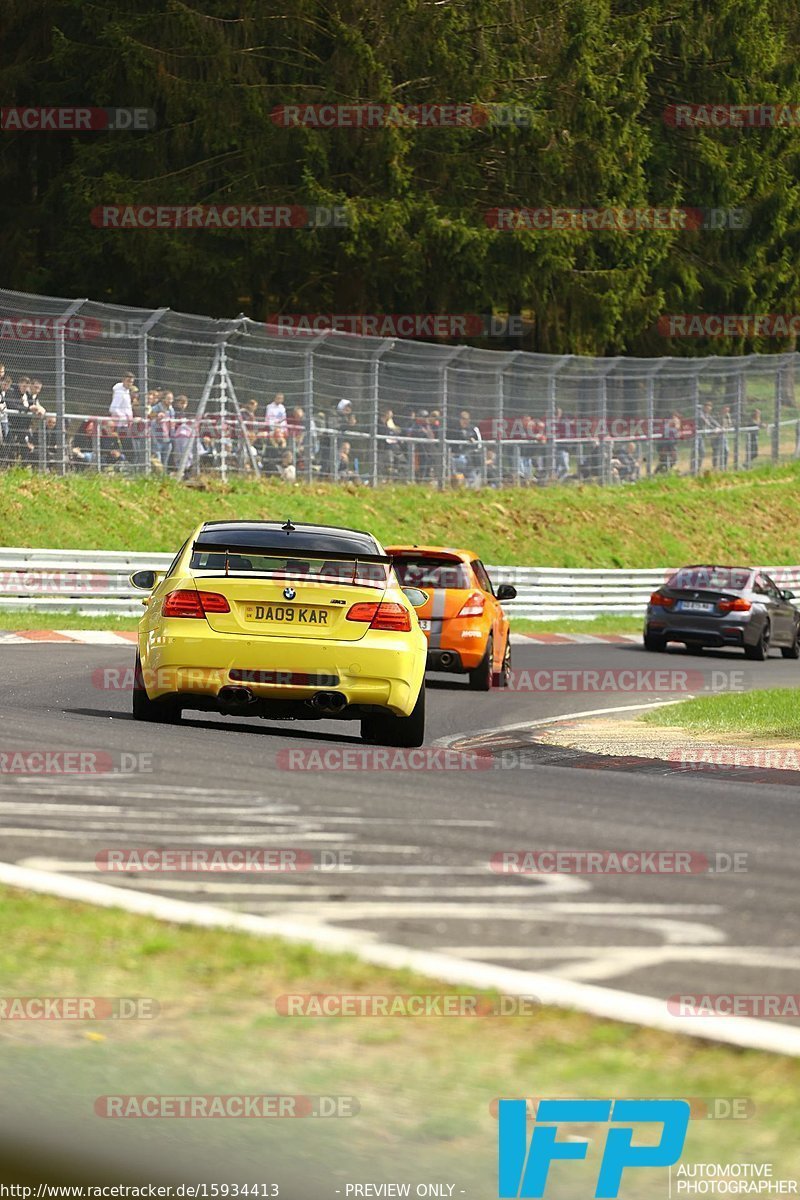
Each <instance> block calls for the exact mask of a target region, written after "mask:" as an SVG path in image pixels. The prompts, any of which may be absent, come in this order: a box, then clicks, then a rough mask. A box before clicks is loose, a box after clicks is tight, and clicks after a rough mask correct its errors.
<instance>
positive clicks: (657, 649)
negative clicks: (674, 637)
mask: <svg viewBox="0 0 800 1200" xmlns="http://www.w3.org/2000/svg"><path fill="white" fill-rule="evenodd" d="M644 648H645V650H652V651H653V653H654V654H663V653H664V651H665V650H666V648H667V639H666V638H665V637H661V636H660V634H657V633H646V634H645V635H644Z"/></svg>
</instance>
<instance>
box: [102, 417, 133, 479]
mask: <svg viewBox="0 0 800 1200" xmlns="http://www.w3.org/2000/svg"><path fill="white" fill-rule="evenodd" d="M122 428H123V429H127V425H123V426H122ZM100 465H101V466H102V467H108V468H109V470H111V471H121V470H122V468H123V467H124V466H125V451H124V450H123V448H122V439H121V437H120V436H119V430H118V429H117V426H116V425H115V423H114V422H113V421H103V422H102V424H101V425H100Z"/></svg>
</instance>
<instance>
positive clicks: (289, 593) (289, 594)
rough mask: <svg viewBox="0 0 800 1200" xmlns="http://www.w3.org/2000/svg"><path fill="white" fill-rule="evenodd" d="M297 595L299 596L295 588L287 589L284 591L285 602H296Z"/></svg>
mask: <svg viewBox="0 0 800 1200" xmlns="http://www.w3.org/2000/svg"><path fill="white" fill-rule="evenodd" d="M296 595H297V592H296V591H295V590H294V588H293V587H285V588H284V589H283V598H284V600H294V598H295V596H296Z"/></svg>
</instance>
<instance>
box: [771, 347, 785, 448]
mask: <svg viewBox="0 0 800 1200" xmlns="http://www.w3.org/2000/svg"><path fill="white" fill-rule="evenodd" d="M782 398H783V369H782V365H781V363H778V364H777V366H776V368H775V420H774V424H773V426H772V461H773V463H775V464H776V463H778V462H780V457H781V408H782V404H781V401H782Z"/></svg>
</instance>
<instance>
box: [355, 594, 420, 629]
mask: <svg viewBox="0 0 800 1200" xmlns="http://www.w3.org/2000/svg"><path fill="white" fill-rule="evenodd" d="M347 620H348V621H369V627H370V629H390V630H392V631H393V632H395V633H410V632H411V614H410V613H409V611H408V609H407V608H403V605H402V604H398V603H397V602H396V601H394V600H382V601H381V602H380V603H377V602H375V601H370V600H361V601H359V603H358V604H354V605H353V606H352V607H351V608H350V610H349V612H348V614H347Z"/></svg>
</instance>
